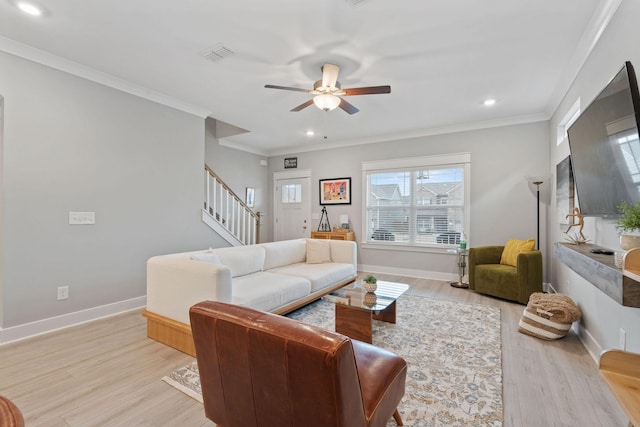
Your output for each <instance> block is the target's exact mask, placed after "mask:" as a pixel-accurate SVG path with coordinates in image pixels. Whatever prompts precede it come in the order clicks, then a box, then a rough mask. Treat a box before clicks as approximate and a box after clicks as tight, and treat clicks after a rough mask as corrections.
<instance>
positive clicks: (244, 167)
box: [205, 119, 271, 242]
mask: <svg viewBox="0 0 640 427" xmlns="http://www.w3.org/2000/svg"><path fill="white" fill-rule="evenodd" d="M205 160H206V163H207V165H209V167H210V168H211V169H213V171H214V172H215V173H216V174H218V176H220V178H222V180H223V181H224V182H225V183H226V184H227V185H228V186H229V187H231V190H233V192H234V193H236V194H237V195H238V196H239V197H240V198H241V199H242V200H244V201H246V200H245V190H246V188H247V187H252V188H255V190H256V192H255V207H254V208H253V211H254V212H260V214H261V215H263V217H262V218H263V219H262V225H261V227H260V240H261V241H263V242H264V241H268V240H269V235H268V234H267V229H266V226H265V224H266V222H267V221H268V220H269V218H270V216H269V215H268V212H269V208H270V206H271V203H270V198H269V191H270V190H269V170H268V168H267V166H262V165H260V161H261V160H264V161H267V157H265V156H261V155H258V154H253V153H248V152H246V151H240V150H236V149H233V148H230V147H227V146H224V145H220V142H219V140H218V138H217V137H216V132H215V120H212V119H207V120H206V134H205Z"/></svg>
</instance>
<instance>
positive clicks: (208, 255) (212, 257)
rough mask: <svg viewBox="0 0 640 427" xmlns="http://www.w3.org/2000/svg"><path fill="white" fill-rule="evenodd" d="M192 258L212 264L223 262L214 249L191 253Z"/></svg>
mask: <svg viewBox="0 0 640 427" xmlns="http://www.w3.org/2000/svg"><path fill="white" fill-rule="evenodd" d="M191 259H192V260H194V261H200V262H208V263H211V264H221V262H220V258H219V257H218V255H216V254H215V253H214V252H213V251H206V252H202V253H199V254H193V255H191Z"/></svg>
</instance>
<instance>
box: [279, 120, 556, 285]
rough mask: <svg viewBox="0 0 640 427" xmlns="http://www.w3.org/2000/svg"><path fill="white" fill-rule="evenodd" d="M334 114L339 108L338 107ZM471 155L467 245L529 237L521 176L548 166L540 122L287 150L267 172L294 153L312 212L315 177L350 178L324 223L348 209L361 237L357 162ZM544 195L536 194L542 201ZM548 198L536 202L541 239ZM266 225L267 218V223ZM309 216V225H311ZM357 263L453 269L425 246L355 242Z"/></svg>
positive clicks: (528, 198) (530, 205)
mask: <svg viewBox="0 0 640 427" xmlns="http://www.w3.org/2000/svg"><path fill="white" fill-rule="evenodd" d="M338 113H340V112H338ZM461 152H470V153H471V233H470V235H469V236H467V237H468V238H469V243H470V244H471V245H474V246H481V245H489V244H504V243H505V242H506V240H507V239H508V238H510V237H516V238H530V237H535V236H536V197H535V193H534V192H533V191H532V189H531V188H529V184H528V182H527V180H526V179H525V177H526V176H530V175H535V174H540V173H541V172H545V171H546V170H547V169H548V164H549V154H548V153H549V127H548V122H537V123H530V124H523V125H513V126H503V127H496V128H490V129H483V130H476V131H466V132H458V133H450V134H445V135H434V136H427V137H422V138H413V139H407V140H402V141H390V142H382V143H377V144H367V145H358V146H351V147H344V148H336V149H328V150H323V151H312V152H305V153H291V154H287V155H283V156H277V157H272V158H270V159H269V164H270V172H271V173H272V174H273V172H275V171H279V170H284V166H283V162H284V158H285V157H292V156H293V157H298V168H300V169H311V171H312V179H311V189H312V197H313V199H312V212H314V213H319V212H320V209H321V206H320V204H319V195H318V180H319V179H324V178H341V177H351V186H352V204H351V205H336V206H328V207H327V212H328V215H329V219H330V221H331V224H332V225H333V224H335V223H337V222H338V217H339V215H340V214H348V215H349V219H350V221H351V223H352V225H353V228H354V230H355V232H356V238H357V239H358V240H360V239H361V238H362V236H361V235H360V234H361V233H362V231H361V230H362V192H363V188H362V162H363V161H371V160H381V159H393V158H403V157H415V156H429V155H438V154H449V153H461ZM545 198H546V199H548V196H546V197H545V196H544V195H543V199H545ZM547 205H548V203H546V204H545V203H541V216H542V223H541V230H543V231H542V232H541V240H542V245H541V247H544V243H545V235H544V229H545V226H546V223H545V221H544V218H545V213H546V209H547ZM270 226H271V227H272V226H273V224H271V223H270ZM317 227H318V221H313V223H312V229H314V230H315V229H317ZM358 257H359V260H358V262H359V263H360V264H361V265H363V266H368V267H374V266H375V268H377V269H378V270H385V271H389V272H390V271H393V270H394V269H402V270H405V272H406V271H409V272H412V273H414V274H415V275H418V276H430V277H434V278H437V277H444V276H442V274H445V275H447V276H448V275H450V274H454V273H455V272H456V268H455V260H454V259H452V255H450V254H447V253H443V251H442V250H441V249H440V250H434V251H431V252H427V253H425V252H413V251H390V250H378V249H367V248H362V247H360V248H359V251H358Z"/></svg>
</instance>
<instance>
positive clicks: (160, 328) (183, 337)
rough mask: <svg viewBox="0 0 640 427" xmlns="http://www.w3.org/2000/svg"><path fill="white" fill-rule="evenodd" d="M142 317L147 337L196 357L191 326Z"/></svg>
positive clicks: (318, 295)
mask: <svg viewBox="0 0 640 427" xmlns="http://www.w3.org/2000/svg"><path fill="white" fill-rule="evenodd" d="M355 279H356V277H353V278H350V279H348V280H344V281H342V282H339V283H337V284H335V285H333V286H330V287H328V288H325V289H322V290H320V291H317V292H314V293H311V294H309V295H308V296H306V297H305V298H302V299H299V300H296V301H294V302H292V303H289V304H287V305H284V306H282V307H280V308H278V309H276V310H273V311H272V313H275V314H287V313H290V312H292V311H295V310H297V309H298V308H300V307H303V306H305V305H307V304H309V303H311V302H313V301H315V300H317V299H319V298H321V297H322V296H324V295H326V294H328V293H330V292H333V291H335V290H336V289H340V288H341V287H343V286H345V285H347V284H349V283H351V282H353V281H354V280H355ZM142 315H143V316H144V317H146V318H147V337H149V338H151V339H153V340H156V341H158V342H161V343H162V344H165V345H168V346H169V347H173V348H175V349H176V350H180V351H181V352H183V353H187V354H189V355H191V356H193V357H196V350H195V348H194V346H193V335H191V326H190V325H187V324H185V323H182V322H178V321H176V320H173V319H170V318H168V317H165V316H161V315H159V314H156V313H153V312H151V311H148V310H145V311H144V312H143V313H142Z"/></svg>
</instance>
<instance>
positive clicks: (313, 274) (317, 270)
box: [270, 262, 356, 292]
mask: <svg viewBox="0 0 640 427" xmlns="http://www.w3.org/2000/svg"><path fill="white" fill-rule="evenodd" d="M270 271H271V272H273V273H278V274H286V275H290V276H298V277H304V278H305V279H308V280H309V281H310V282H311V292H315V291H317V290H320V289H323V288H326V287H327V286H330V285H334V284H336V283H338V282H341V281H343V280H347V279H350V278H353V277H354V276H355V275H356V272H355V271H354V268H353V264H345V263H338V262H332V263H325V264H307V263H306V262H305V263H299V264H293V265H289V266H286V267H280V268H276V269H273V270H270Z"/></svg>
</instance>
